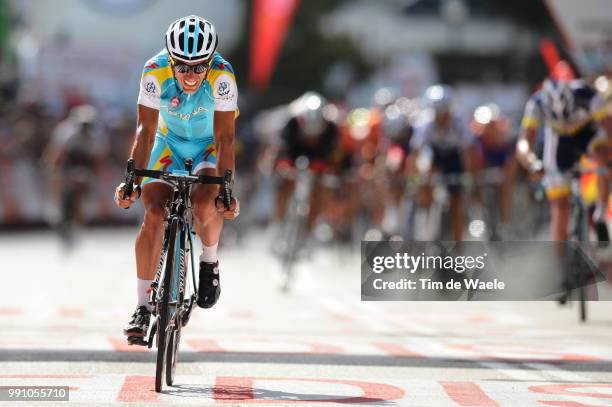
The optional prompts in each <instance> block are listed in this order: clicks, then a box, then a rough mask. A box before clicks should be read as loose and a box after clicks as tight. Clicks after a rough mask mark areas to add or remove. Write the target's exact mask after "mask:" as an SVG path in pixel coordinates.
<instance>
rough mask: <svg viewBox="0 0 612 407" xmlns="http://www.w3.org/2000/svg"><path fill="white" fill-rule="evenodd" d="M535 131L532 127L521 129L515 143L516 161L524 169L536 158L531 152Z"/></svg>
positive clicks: (529, 166)
mask: <svg viewBox="0 0 612 407" xmlns="http://www.w3.org/2000/svg"><path fill="white" fill-rule="evenodd" d="M536 136H537V132H536V130H535V129H532V128H526V129H525V128H524V129H522V130H521V134H520V135H519V140H518V142H517V143H516V158H517V160H518V162H519V163H520V164H521V165H522V166H523V167H524V168H526V169H529V168H531V166H532V165H533V163H534V162H536V160H537V159H538V158H537V156H536V154H535V153H534V152H533V145H534V143H535V140H536Z"/></svg>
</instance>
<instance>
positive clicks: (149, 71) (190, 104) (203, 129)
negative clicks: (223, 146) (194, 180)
mask: <svg viewBox="0 0 612 407" xmlns="http://www.w3.org/2000/svg"><path fill="white" fill-rule="evenodd" d="M237 100H238V90H237V86H236V79H235V77H234V70H233V69H232V66H231V65H230V64H229V63H228V62H227V61H226V60H224V59H223V58H222V57H221V55H220V54H219V53H218V52H215V54H214V56H213V61H212V65H211V68H210V71H209V72H208V75H207V77H206V79H205V81H204V82H203V83H202V85H201V86H200V88H199V89H198V90H197V91H196V92H195V93H192V94H187V93H185V92H183V90H182V88H181V85H180V83H179V82H178V81H177V80H176V79H175V78H174V74H173V72H172V67H171V66H170V62H169V60H168V52H167V51H166V50H163V51H161V52H159V53H158V54H157V55H155V56H154V57H153V58H152V59H150V60H149V61H148V62H147V63H146V65H145V67H144V70H143V73H142V79H141V82H140V94H139V97H138V104H140V105H143V106H147V107H150V108H153V109H157V110H159V113H160V114H159V122H158V126H157V133H156V135H155V144H154V146H153V151H152V152H151V157H150V159H149V166H148V167H149V169H155V170H159V169H161V170H164V171H170V170H172V169H182V167H183V161H184V160H185V159H186V158H192V159H193V160H194V171H195V170H198V169H200V168H206V167H214V166H215V164H216V152H215V151H214V134H213V130H214V112H215V111H235V112H237V111H238V107H237Z"/></svg>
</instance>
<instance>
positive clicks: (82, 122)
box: [44, 105, 107, 247]
mask: <svg viewBox="0 0 612 407" xmlns="http://www.w3.org/2000/svg"><path fill="white" fill-rule="evenodd" d="M96 116H97V112H96V109H95V108H94V107H93V106H89V105H82V106H77V107H74V108H72V110H71V111H70V114H69V115H68V117H67V118H66V119H65V120H64V121H62V122H60V123H59V124H58V125H57V127H56V128H55V130H54V131H53V134H52V136H51V141H50V142H49V145H48V147H47V150H46V151H45V153H44V157H45V162H46V163H47V165H48V166H49V167H50V170H51V171H50V172H51V190H52V193H53V195H54V197H55V199H56V201H57V203H58V207H59V209H60V211H59V221H58V228H59V232H60V236H61V237H62V240H63V242H64V243H65V244H66V245H67V247H70V246H71V245H72V243H73V231H74V226H75V225H78V224H81V223H82V222H83V215H84V214H83V202H84V200H85V199H86V197H87V194H88V192H89V191H90V187H89V182H91V180H92V179H94V178H97V179H99V178H100V176H101V174H102V171H103V168H104V166H103V164H104V161H105V158H106V157H107V140H106V139H105V138H103V137H104V136H105V135H104V134H103V133H101V132H99V131H98V130H97V129H96V127H95V121H96ZM94 175H95V177H94Z"/></svg>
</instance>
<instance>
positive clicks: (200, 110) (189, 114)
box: [165, 106, 208, 120]
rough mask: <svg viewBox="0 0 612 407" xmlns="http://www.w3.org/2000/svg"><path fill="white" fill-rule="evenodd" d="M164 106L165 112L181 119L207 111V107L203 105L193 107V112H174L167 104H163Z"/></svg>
mask: <svg viewBox="0 0 612 407" xmlns="http://www.w3.org/2000/svg"><path fill="white" fill-rule="evenodd" d="M165 108H166V112H167V113H168V114H169V115H170V116H174V117H178V118H179V119H181V120H189V119H191V118H192V117H194V116H197V115H199V114H200V113H205V112H208V109H206V108H204V107H201V106H200V107H198V108H197V109H195V110H194V111H193V112H191V113H178V112H174V111H172V110H170V109H169V108H168V106H165Z"/></svg>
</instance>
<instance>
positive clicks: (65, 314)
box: [59, 307, 85, 318]
mask: <svg viewBox="0 0 612 407" xmlns="http://www.w3.org/2000/svg"><path fill="white" fill-rule="evenodd" d="M59 315H60V317H62V318H83V317H84V316H85V313H84V312H83V309H82V308H74V307H72V308H71V307H64V308H60V309H59Z"/></svg>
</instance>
